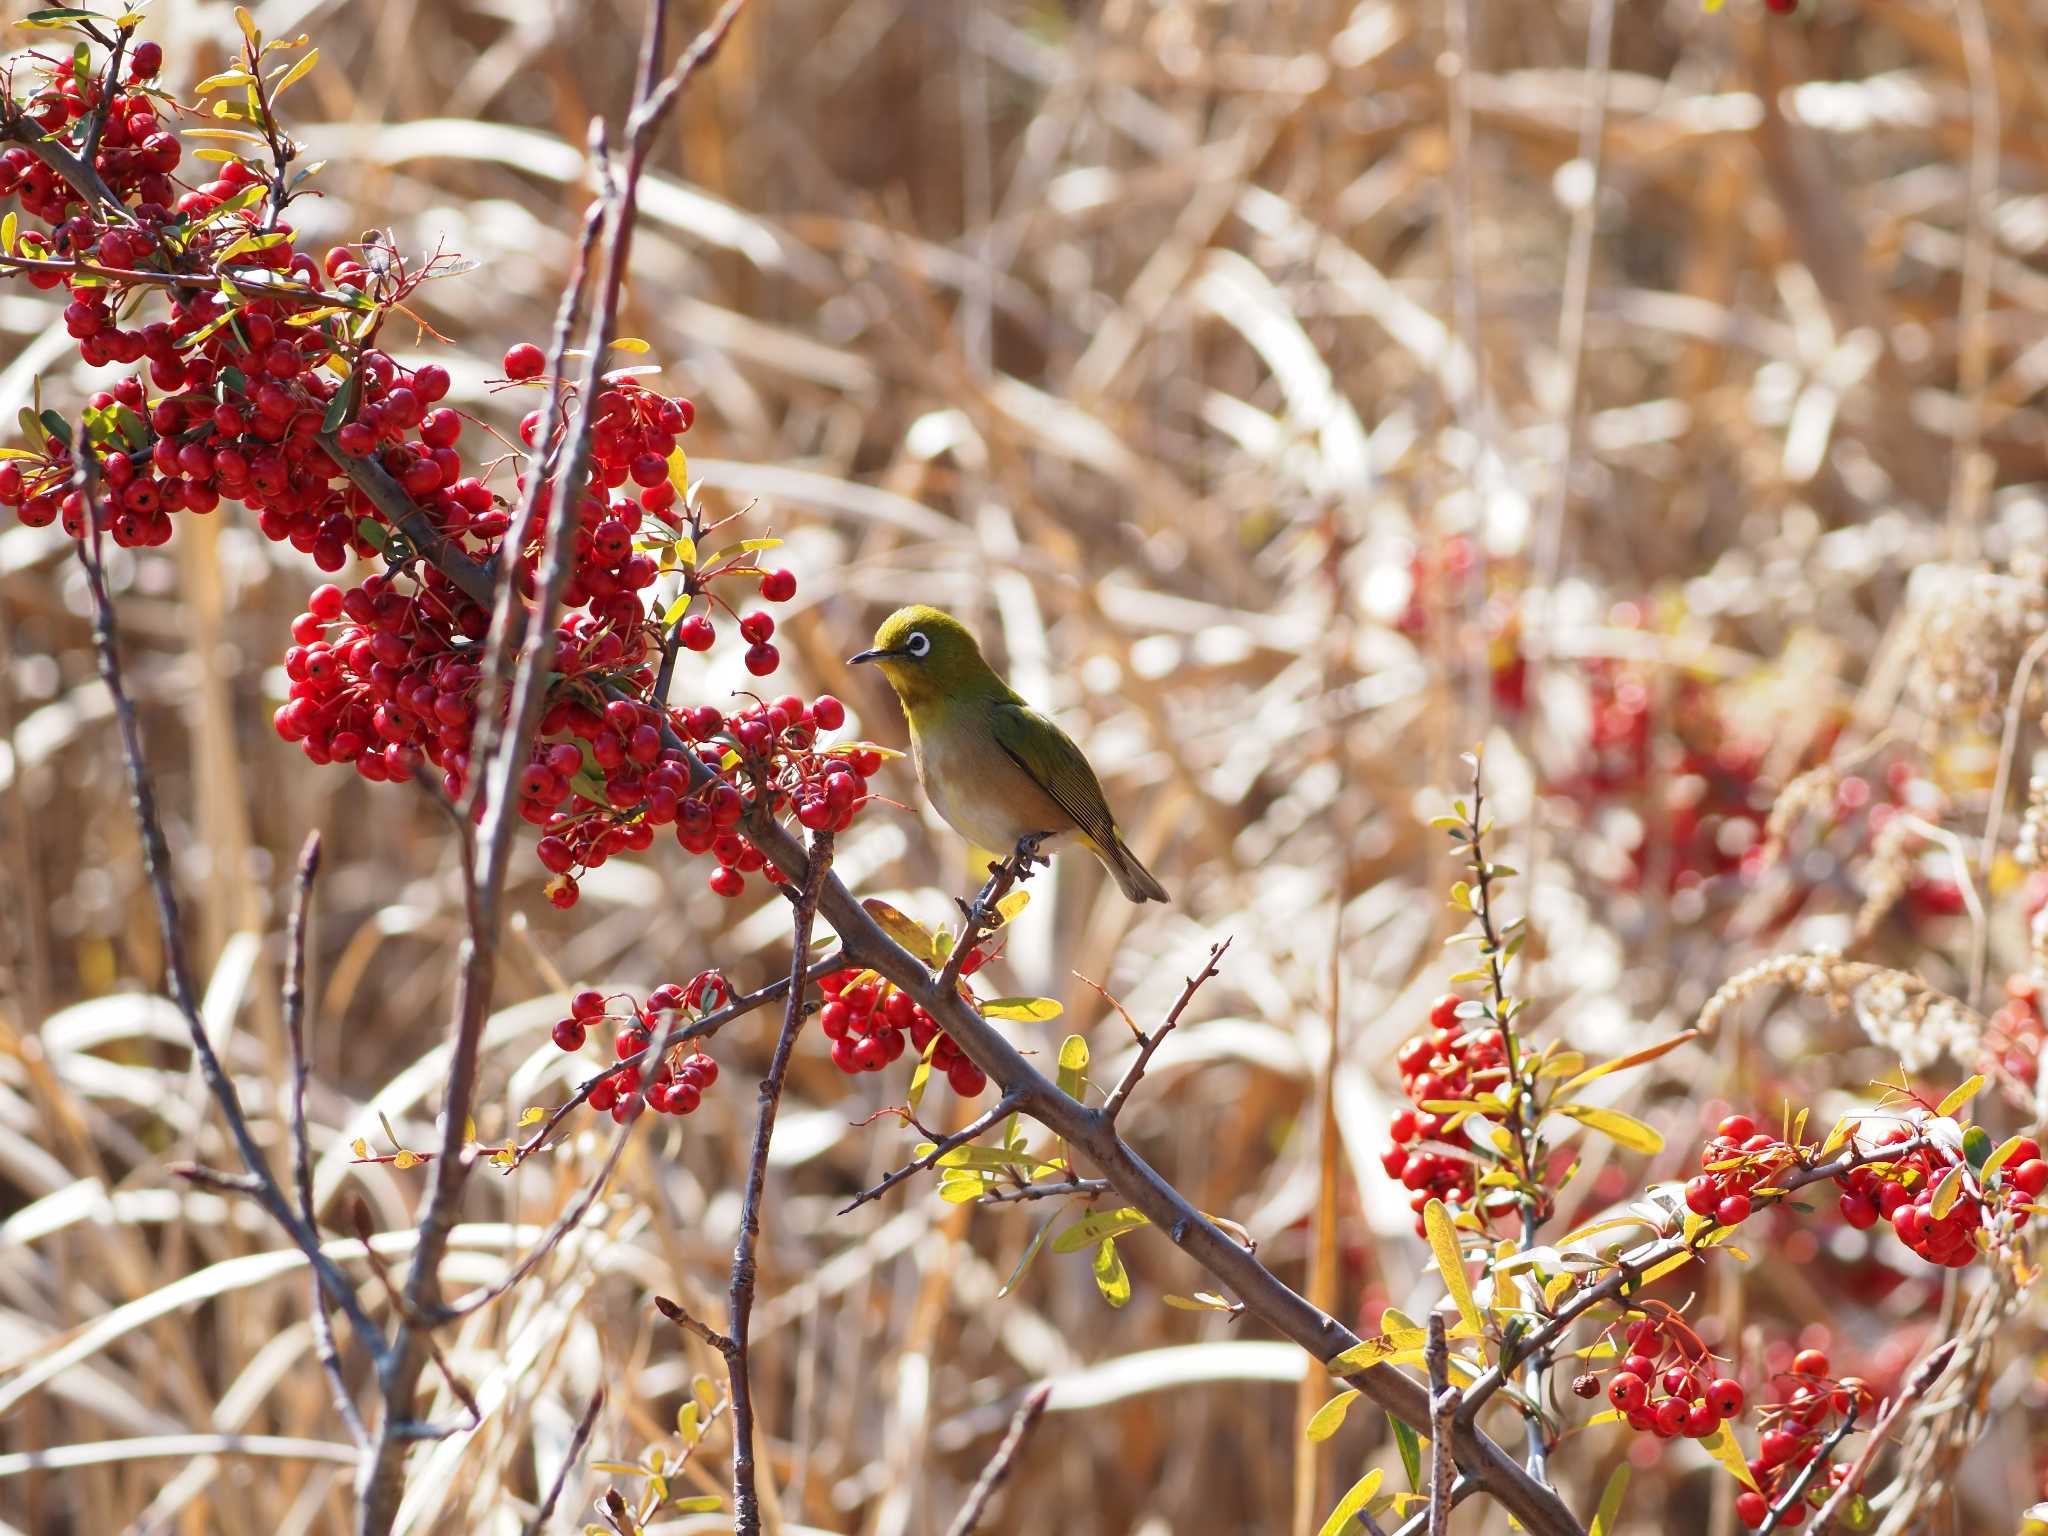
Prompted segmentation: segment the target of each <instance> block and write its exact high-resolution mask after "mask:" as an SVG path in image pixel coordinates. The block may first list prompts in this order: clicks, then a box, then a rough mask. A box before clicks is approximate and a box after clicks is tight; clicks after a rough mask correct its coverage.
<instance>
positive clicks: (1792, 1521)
mask: <svg viewBox="0 0 2048 1536" xmlns="http://www.w3.org/2000/svg"><path fill="white" fill-rule="evenodd" d="M1828 1372H1829V1364H1828V1357H1827V1355H1826V1354H1825V1353H1823V1352H1822V1351H1821V1350H1818V1349H1802V1350H1800V1351H1799V1353H1798V1354H1797V1355H1795V1356H1794V1357H1793V1359H1792V1369H1791V1370H1790V1371H1788V1372H1784V1373H1782V1375H1783V1376H1784V1377H1785V1378H1789V1379H1790V1381H1791V1382H1792V1387H1791V1391H1790V1392H1789V1394H1788V1395H1787V1396H1786V1398H1785V1400H1784V1401H1782V1402H1778V1403H1768V1404H1765V1405H1764V1406H1763V1407H1761V1408H1759V1409H1758V1410H1757V1422H1758V1423H1759V1424H1760V1425H1761V1426H1762V1428H1763V1433H1762V1435H1761V1436H1760V1437H1759V1438H1758V1440H1757V1453H1756V1455H1755V1456H1754V1457H1752V1458H1751V1459H1750V1463H1749V1475H1750V1477H1751V1478H1752V1479H1753V1480H1754V1481H1755V1483H1756V1487H1755V1488H1750V1489H1744V1490H1743V1492H1741V1493H1740V1494H1738V1495H1736V1499H1735V1513H1736V1514H1737V1515H1738V1516H1739V1517H1740V1518H1741V1520H1742V1523H1743V1524H1744V1525H1747V1526H1750V1527H1752V1528H1754V1527H1756V1526H1759V1525H1762V1524H1763V1523H1764V1517H1765V1516H1766V1515H1768V1514H1769V1513H1770V1511H1771V1509H1772V1508H1773V1507H1774V1506H1778V1505H1783V1507H1782V1508H1780V1509H1779V1511H1778V1524H1779V1526H1780V1527H1781V1528H1786V1529H1790V1528H1793V1527H1796V1526H1799V1525H1801V1524H1803V1523H1805V1520H1806V1517H1807V1515H1808V1514H1809V1513H1810V1512H1811V1510H1812V1508H1813V1507H1814V1506H1813V1504H1812V1503H1810V1502H1808V1501H1809V1500H1824V1499H1825V1498H1826V1497H1827V1496H1828V1495H1829V1494H1830V1493H1832V1492H1833V1490H1834V1489H1836V1488H1838V1487H1840V1486H1841V1483H1842V1480H1843V1479H1844V1478H1845V1477H1847V1476H1848V1475H1849V1464H1848V1463H1846V1462H1836V1461H1830V1462H1829V1463H1827V1465H1825V1466H1823V1467H1819V1468H1817V1469H1815V1471H1814V1473H1813V1475H1812V1477H1811V1478H1809V1479H1808V1481H1807V1484H1806V1496H1805V1498H1803V1499H1796V1500H1793V1501H1792V1502H1790V1503H1786V1502H1785V1496H1786V1495H1787V1494H1788V1493H1789V1492H1790V1491H1791V1488H1792V1484H1793V1483H1794V1482H1796V1481H1797V1480H1798V1479H1799V1476H1800V1474H1801V1473H1803V1472H1804V1471H1805V1470H1806V1468H1807V1467H1808V1466H1809V1465H1810V1464H1811V1463H1812V1462H1813V1460H1814V1459H1815V1458H1816V1457H1817V1456H1819V1455H1820V1448H1821V1446H1822V1445H1823V1444H1824V1443H1825V1442H1826V1441H1827V1439H1828V1437H1829V1436H1830V1435H1831V1434H1832V1433H1833V1431H1834V1429H1835V1427H1836V1425H1837V1424H1838V1423H1839V1422H1840V1420H1841V1419H1842V1417H1843V1416H1844V1415H1845V1414H1847V1413H1848V1412H1849V1410H1850V1409H1851V1407H1854V1408H1855V1410H1856V1413H1857V1415H1858V1417H1859V1419H1861V1418H1863V1417H1865V1416H1867V1415H1868V1414H1869V1412H1870V1409H1871V1406H1872V1404H1873V1402H1874V1401H1875V1396H1876V1394H1875V1393H1873V1392H1872V1391H1871V1389H1870V1385H1869V1383H1868V1382H1865V1381H1864V1380H1863V1379H1862V1378H1860V1377H1856V1376H1845V1377H1843V1378H1842V1379H1841V1380H1840V1381H1836V1380H1835V1379H1834V1378H1833V1377H1831V1376H1830V1375H1829V1374H1828Z"/></svg>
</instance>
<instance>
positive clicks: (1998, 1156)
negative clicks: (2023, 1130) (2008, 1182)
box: [1977, 1136, 2026, 1179]
mask: <svg viewBox="0 0 2048 1536" xmlns="http://www.w3.org/2000/svg"><path fill="white" fill-rule="evenodd" d="M2025 1140H2026V1137H2024V1136H2008V1137H2007V1138H2006V1139H2005V1140H2004V1141H2001V1142H2000V1143H1999V1144H1998V1149H1997V1150H1996V1151H1995V1152H1993V1153H1992V1154H1991V1155H1990V1156H1989V1157H1987V1158H1985V1159H1984V1166H1983V1167H1982V1168H1980V1169H1978V1170H1977V1177H1979V1178H1980V1179H1989V1178H1990V1177H1991V1176H1992V1175H1993V1174H1995V1173H1997V1172H1998V1170H1999V1169H2001V1168H2003V1167H2004V1166H2005V1165H2006V1164H2007V1163H2008V1162H2010V1161H2011V1160H2012V1155H2013V1153H2015V1152H2017V1151H2019V1149H2020V1143H2021V1142H2022V1141H2025Z"/></svg>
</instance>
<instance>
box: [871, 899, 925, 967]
mask: <svg viewBox="0 0 2048 1536" xmlns="http://www.w3.org/2000/svg"><path fill="white" fill-rule="evenodd" d="M860 905H861V910H862V911H864V912H866V913H867V915H868V916H869V917H872V918H873V919H874V920H875V924H876V926H877V927H879V928H880V929H881V930H882V932H884V933H886V934H888V935H889V937H890V938H892V939H894V940H895V941H896V942H897V943H898V944H901V945H902V946H903V947H904V948H905V949H907V950H909V951H910V952H911V953H912V954H913V955H915V956H916V957H917V958H918V959H920V960H922V961H923V962H924V963H925V964H926V965H931V964H934V963H935V962H936V961H937V960H938V958H939V952H938V947H937V941H936V940H935V939H934V938H933V937H932V931H931V930H930V929H929V928H927V927H925V925H924V924H923V923H920V922H919V921H918V920H917V919H916V918H914V917H910V916H907V915H906V914H904V913H902V912H899V911H897V910H896V909H895V908H894V907H892V906H890V905H889V903H888V902H886V901H880V900H877V899H876V898H875V897H872V896H870V897H869V898H868V899H867V900H866V901H863V902H862V903H861V904H860Z"/></svg>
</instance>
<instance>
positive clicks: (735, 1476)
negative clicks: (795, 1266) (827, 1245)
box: [725, 832, 832, 1536]
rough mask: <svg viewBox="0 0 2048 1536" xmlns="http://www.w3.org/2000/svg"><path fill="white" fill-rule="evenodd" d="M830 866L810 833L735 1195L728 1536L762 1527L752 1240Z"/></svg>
mask: <svg viewBox="0 0 2048 1536" xmlns="http://www.w3.org/2000/svg"><path fill="white" fill-rule="evenodd" d="M831 867H832V834H831V833H830V832H819V833H816V834H815V835H814V836H813V837H812V838H811V854H810V862H809V866H808V868H807V869H806V870H805V872H804V883H803V886H802V888H801V889H800V890H799V891H798V893H797V898H796V915H795V917H794V919H793V920H792V924H791V926H792V930H793V931H792V933H791V937H790V945H789V997H788V999H787V1000H786V1002H785V1003H784V1005H783V1010H782V1033H781V1034H780V1035H778V1036H777V1037H776V1040H775V1054H774V1055H773V1056H772V1057H771V1058H769V1062H768V1075H767V1076H766V1077H764V1078H762V1079H761V1092H760V1110H759V1112H758V1114H757V1115H756V1116H755V1119H754V1152H753V1156H752V1157H751V1158H750V1159H749V1160H748V1163H747V1185H746V1194H745V1196H744V1197H743V1199H742V1200H741V1202H740V1235H739V1241H738V1242H737V1243H735V1244H734V1245H733V1250H732V1290H731V1314H732V1320H731V1324H730V1326H731V1330H732V1333H731V1342H732V1348H731V1349H730V1350H728V1351H727V1352H726V1356H725V1363H726V1377H727V1381H728V1384H729V1387H730V1390H731V1393H732V1504H733V1520H732V1528H733V1536H757V1533H758V1532H759V1531H760V1529H761V1504H760V1495H759V1493H758V1491H757V1490H756V1488H755V1473H754V1386H753V1381H752V1379H751V1377H750V1375H749V1371H748V1362H747V1333H748V1329H749V1328H750V1326H751V1325H752V1322H753V1317H754V1283H755V1279H756V1270H757V1266H756V1262H755V1258H754V1249H755V1246H756V1245H757V1244H758V1243H759V1242H760V1239H761V1197H762V1194H763V1192H764V1190H765V1189H766V1187H767V1183H768V1147H769V1143H770V1142H772V1141H773V1140H774V1137H775V1116H776V1112H777V1111H778V1110H779V1109H780V1108H781V1107H782V1085H783V1082H784V1081H785V1079H786V1078H787V1077H788V1075H789V1058H790V1054H791V1053H792V1052H793V1051H794V1050H795V1049H796V1039H797V1036H798V1035H799V1034H800V1033H802V1031H803V1027H804V1017H805V1014H804V987H803V980H804V974H805V965H804V956H805V955H806V954H807V953H808V952H809V950H810V947H811V925H812V923H813V921H814V920H815V919H816V918H817V915H818V896H819V893H820V892H821V891H822V890H823V888H824V884H825V879H826V873H827V871H828V870H830V868H831Z"/></svg>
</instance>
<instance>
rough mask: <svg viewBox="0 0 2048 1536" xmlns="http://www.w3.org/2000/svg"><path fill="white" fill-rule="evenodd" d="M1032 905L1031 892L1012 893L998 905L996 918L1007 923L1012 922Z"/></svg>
mask: <svg viewBox="0 0 2048 1536" xmlns="http://www.w3.org/2000/svg"><path fill="white" fill-rule="evenodd" d="M1030 904H1031V893H1030V892H1029V891H1012V892H1010V894H1009V895H1007V896H1005V897H1004V898H1003V899H1002V900H1001V901H999V902H997V903H996V916H998V917H1000V918H1001V919H1002V920H1003V921H1004V922H1006V923H1007V922H1010V921H1011V920H1012V919H1014V918H1015V917H1016V915H1017V914H1018V913H1019V912H1022V911H1023V910H1024V909H1025V908H1026V907H1028V906H1029V905H1030Z"/></svg>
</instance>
